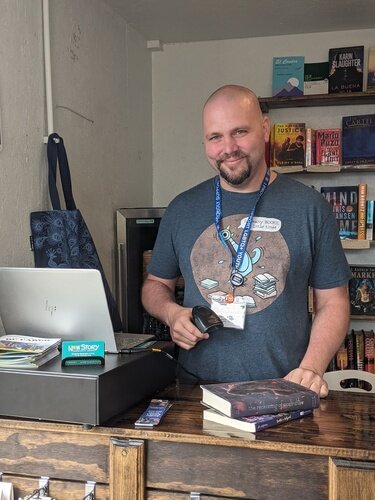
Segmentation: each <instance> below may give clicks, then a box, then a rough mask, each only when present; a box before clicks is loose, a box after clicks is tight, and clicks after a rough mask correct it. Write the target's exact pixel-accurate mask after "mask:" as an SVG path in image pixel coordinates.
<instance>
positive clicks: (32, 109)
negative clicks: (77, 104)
mask: <svg viewBox="0 0 375 500" xmlns="http://www.w3.org/2000/svg"><path fill="white" fill-rule="evenodd" d="M40 5H41V2H40V1H39V0H31V1H28V2H25V1H24V0H6V1H3V2H2V5H1V15H0V61H1V70H0V112H1V121H2V136H3V150H2V151H0V265H27V266H28V265H32V264H33V256H32V253H31V251H30V246H29V234H30V226H29V213H30V211H31V210H38V209H41V208H42V207H45V206H46V204H47V195H46V190H45V183H46V169H45V165H44V161H43V159H42V157H43V147H42V139H43V134H44V81H43V50H42V16H41V8H40Z"/></svg>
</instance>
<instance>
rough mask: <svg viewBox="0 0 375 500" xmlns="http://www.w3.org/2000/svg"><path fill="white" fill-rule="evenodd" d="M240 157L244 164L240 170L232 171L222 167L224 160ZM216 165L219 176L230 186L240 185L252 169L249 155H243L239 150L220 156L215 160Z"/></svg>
mask: <svg viewBox="0 0 375 500" xmlns="http://www.w3.org/2000/svg"><path fill="white" fill-rule="evenodd" d="M240 158H244V159H245V165H244V166H241V170H240V171H237V172H235V173H232V172H231V171H230V170H229V169H226V168H222V164H223V162H224V161H225V160H228V159H240ZM216 167H217V169H218V171H219V175H220V177H222V178H223V179H224V180H225V181H226V182H227V183H228V184H231V185H232V186H240V185H241V184H242V183H243V182H244V181H246V179H248V178H249V177H250V175H251V170H252V165H251V163H250V158H249V156H247V155H245V154H244V153H242V152H241V151H236V152H235V153H232V154H230V155H228V154H226V155H223V156H221V157H220V158H219V159H218V160H216ZM236 168H238V167H236Z"/></svg>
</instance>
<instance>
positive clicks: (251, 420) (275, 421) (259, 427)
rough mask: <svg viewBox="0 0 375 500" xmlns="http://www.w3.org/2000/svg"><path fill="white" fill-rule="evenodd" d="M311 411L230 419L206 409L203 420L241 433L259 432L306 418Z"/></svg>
mask: <svg viewBox="0 0 375 500" xmlns="http://www.w3.org/2000/svg"><path fill="white" fill-rule="evenodd" d="M312 414H313V410H312V409H310V410H294V411H289V412H283V413H274V414H269V415H253V416H250V417H240V418H230V417H227V416H226V415H223V414H221V413H220V412H218V411H216V410H213V409H211V408H207V409H205V410H203V418H204V419H205V420H209V421H211V422H216V423H218V424H222V425H228V426H229V427H234V428H235V429H239V430H241V431H247V432H259V431H263V430H264V429H269V428H270V427H276V425H280V424H283V423H284V422H289V421H290V420H296V419H298V418H302V417H307V416H308V415H312Z"/></svg>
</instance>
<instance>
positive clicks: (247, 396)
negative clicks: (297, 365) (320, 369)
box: [201, 378, 319, 418]
mask: <svg viewBox="0 0 375 500" xmlns="http://www.w3.org/2000/svg"><path fill="white" fill-rule="evenodd" d="M201 389H202V391H203V397H202V403H203V404H205V405H206V406H209V407H210V408H213V409H215V410H217V411H219V412H220V413H223V414H224V415H226V416H227V417H231V418H239V417H247V416H252V415H265V414H270V413H281V412H290V411H294V410H309V409H312V408H317V407H318V406H319V396H318V394H317V393H316V392H314V391H312V390H310V389H307V388H306V387H303V386H302V385H299V384H295V383H294V382H290V381H288V380H284V379H281V378H276V379H266V380H252V381H246V382H233V383H230V382H223V383H219V384H205V385H201Z"/></svg>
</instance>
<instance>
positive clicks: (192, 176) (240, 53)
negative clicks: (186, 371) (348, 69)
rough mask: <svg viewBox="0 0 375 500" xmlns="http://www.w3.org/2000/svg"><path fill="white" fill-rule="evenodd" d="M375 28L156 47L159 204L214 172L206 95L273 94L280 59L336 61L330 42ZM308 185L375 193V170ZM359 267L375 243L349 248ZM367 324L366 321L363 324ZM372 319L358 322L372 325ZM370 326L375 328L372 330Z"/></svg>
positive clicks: (290, 116)
mask: <svg viewBox="0 0 375 500" xmlns="http://www.w3.org/2000/svg"><path fill="white" fill-rule="evenodd" d="M374 40H375V30H374V29H369V30H361V31H348V32H331V33H315V34H306V35H291V36H277V37H264V38H248V39H238V40H224V41H215V42H204V43H184V44H171V45H165V47H164V50H163V51H162V52H155V53H154V54H153V61H152V74H153V87H152V91H153V142H154V162H153V168H154V205H155V206H166V205H167V204H168V203H169V202H170V200H171V199H172V198H173V197H174V196H176V194H178V193H180V192H181V191H183V190H185V189H187V188H189V187H191V186H193V185H195V184H197V183H198V182H201V181H203V180H205V179H207V178H209V177H211V176H212V175H213V171H212V169H211V167H210V166H209V165H208V163H207V161H206V159H205V157H204V152H203V146H202V130H201V109H202V105H203V104H204V102H205V100H206V98H207V97H208V96H209V95H210V93H211V92H213V91H214V90H215V89H216V88H218V87H220V86H221V85H224V84H226V83H237V84H240V85H245V86H247V87H250V88H252V89H253V90H254V91H255V93H256V94H257V95H258V96H262V97H267V96H270V95H271V94H272V58H273V57H274V56H287V55H304V56H305V61H306V62H320V61H327V60H328V49H329V48H330V47H346V46H350V45H364V46H365V49H366V48H368V47H369V46H373V45H374ZM365 113H375V105H366V106H339V107H321V108H298V109H297V108H296V109H293V108H291V109H283V110H272V111H271V113H270V119H271V121H273V122H276V121H288V122H293V121H296V122H306V123H307V125H308V126H311V127H314V128H325V127H341V118H342V116H346V115H351V114H365ZM294 177H295V178H296V179H298V180H300V181H302V182H305V183H306V184H310V185H314V186H315V187H316V188H317V189H319V188H320V186H321V185H355V184H358V183H359V182H367V184H368V197H369V198H372V199H374V198H375V172H374V173H367V174H365V173H363V174H359V175H358V174H326V175H325V176H324V177H323V175H315V174H313V175H310V174H309V175H299V176H297V175H294ZM347 257H348V261H349V263H351V264H366V263H367V264H375V261H374V247H372V248H371V249H370V250H365V251H363V250H357V251H348V252H347ZM357 323H359V325H358V324H357ZM365 323H367V322H363V321H362V322H352V324H353V328H366V325H365ZM372 326H373V325H372ZM372 326H371V325H368V328H372Z"/></svg>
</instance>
